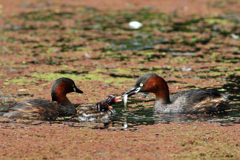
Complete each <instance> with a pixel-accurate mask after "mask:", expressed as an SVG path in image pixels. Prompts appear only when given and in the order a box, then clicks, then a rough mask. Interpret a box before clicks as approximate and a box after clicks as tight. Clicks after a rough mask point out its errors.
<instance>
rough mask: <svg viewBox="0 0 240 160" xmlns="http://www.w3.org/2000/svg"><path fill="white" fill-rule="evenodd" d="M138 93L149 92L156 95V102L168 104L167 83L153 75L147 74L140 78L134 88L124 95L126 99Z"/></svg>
mask: <svg viewBox="0 0 240 160" xmlns="http://www.w3.org/2000/svg"><path fill="white" fill-rule="evenodd" d="M138 92H150V93H154V94H155V95H156V98H157V100H160V101H162V102H163V103H164V102H165V103H169V102H170V100H169V89H168V85H167V82H166V81H165V80H164V79H163V78H162V77H160V76H158V75H157V74H155V73H147V74H144V75H142V76H140V77H139V78H138V79H137V81H136V83H135V85H134V87H133V88H131V89H130V90H129V91H127V92H126V93H124V95H128V97H130V96H132V95H134V94H136V93H138Z"/></svg>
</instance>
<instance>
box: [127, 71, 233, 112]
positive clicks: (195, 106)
mask: <svg viewBox="0 0 240 160" xmlns="http://www.w3.org/2000/svg"><path fill="white" fill-rule="evenodd" d="M138 92H150V93H154V94H155V96H156V100H155V103H154V107H153V108H154V111H155V112H157V113H199V112H205V113H209V112H217V111H225V110H228V109H230V107H229V102H228V100H227V96H226V95H221V94H219V93H218V92H215V91H211V90H205V89H199V90H194V89H192V90H187V91H182V92H178V93H176V94H175V95H173V96H172V97H171V99H170V97H169V89H168V85H167V82H166V81H165V80H164V79H163V78H162V77H160V76H158V75H157V74H155V73H147V74H144V75H142V76H140V77H139V78H138V79H137V81H136V83H135V85H134V87H133V88H132V89H130V90H129V91H127V92H126V93H124V94H123V96H124V97H129V96H132V95H134V94H136V93H138ZM126 99H127V98H124V100H125V102H124V103H126Z"/></svg>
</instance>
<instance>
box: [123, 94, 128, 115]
mask: <svg viewBox="0 0 240 160" xmlns="http://www.w3.org/2000/svg"><path fill="white" fill-rule="evenodd" d="M127 99H128V95H127V94H125V95H124V96H123V102H124V111H126V110H127Z"/></svg>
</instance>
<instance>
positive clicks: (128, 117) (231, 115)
mask: <svg viewBox="0 0 240 160" xmlns="http://www.w3.org/2000/svg"><path fill="white" fill-rule="evenodd" d="M230 106H231V108H237V107H238V106H239V105H238V104H232V105H230ZM139 107H142V106H139ZM116 111H117V113H118V115H117V116H116V117H115V118H114V119H113V121H115V122H120V121H122V120H124V121H127V122H128V123H129V124H130V126H131V125H151V124H157V123H171V122H204V121H209V122H224V123H227V122H232V121H235V120H237V119H238V118H240V110H238V109H233V110H232V111H227V112H221V113H212V114H204V113H201V114H179V113H171V114H154V113H153V111H152V108H149V109H145V108H142V109H140V110H138V111H137V113H135V112H131V113H125V112H123V111H122V108H116Z"/></svg>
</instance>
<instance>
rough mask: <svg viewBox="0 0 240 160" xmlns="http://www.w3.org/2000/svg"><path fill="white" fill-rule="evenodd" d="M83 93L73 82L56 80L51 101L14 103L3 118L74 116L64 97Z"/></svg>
mask: <svg viewBox="0 0 240 160" xmlns="http://www.w3.org/2000/svg"><path fill="white" fill-rule="evenodd" d="M70 92H77V93H83V92H82V91H81V90H80V89H78V88H77V87H76V85H75V83H74V81H73V80H71V79H69V78H64V77H63V78H59V79H57V80H56V81H55V82H54V84H53V86H52V91H51V96H52V101H49V100H44V99H30V100H26V101H22V102H18V103H15V104H14V105H13V106H11V107H9V108H8V113H5V114H4V116H7V117H9V118H26V119H41V120H43V119H55V118H57V117H59V116H69V115H76V109H75V107H74V106H73V105H72V103H71V102H70V101H69V99H68V98H67V97H66V94H67V93H70Z"/></svg>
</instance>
